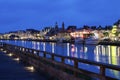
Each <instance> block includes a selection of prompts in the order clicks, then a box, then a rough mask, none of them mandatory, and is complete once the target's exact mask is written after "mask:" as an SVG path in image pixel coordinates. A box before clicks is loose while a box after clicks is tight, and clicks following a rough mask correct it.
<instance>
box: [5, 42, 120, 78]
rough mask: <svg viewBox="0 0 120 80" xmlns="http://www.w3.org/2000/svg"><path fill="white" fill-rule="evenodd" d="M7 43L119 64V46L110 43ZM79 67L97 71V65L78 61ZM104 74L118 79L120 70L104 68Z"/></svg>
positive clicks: (70, 62)
mask: <svg viewBox="0 0 120 80" xmlns="http://www.w3.org/2000/svg"><path fill="white" fill-rule="evenodd" d="M4 42H7V43H9V44H15V45H19V46H24V47H27V48H33V49H37V50H42V51H47V52H51V53H55V54H59V55H63V56H70V57H76V58H83V59H88V60H92V61H96V62H103V63H108V64H113V65H119V66H120V47H118V46H111V45H84V46H83V45H82V44H70V43H48V42H47V43H46V42H35V41H9V40H7V41H4ZM65 62H66V64H70V65H73V61H70V60H65ZM79 68H82V69H87V70H89V71H92V72H96V73H99V67H98V66H92V65H87V64H83V63H79ZM106 75H108V76H112V77H116V78H118V79H120V72H118V71H115V70H108V69H107V70H106Z"/></svg>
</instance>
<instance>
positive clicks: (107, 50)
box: [94, 45, 120, 65]
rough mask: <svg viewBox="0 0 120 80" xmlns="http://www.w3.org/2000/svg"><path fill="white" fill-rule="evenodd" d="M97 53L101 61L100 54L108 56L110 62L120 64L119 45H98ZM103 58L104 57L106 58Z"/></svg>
mask: <svg viewBox="0 0 120 80" xmlns="http://www.w3.org/2000/svg"><path fill="white" fill-rule="evenodd" d="M94 52H95V54H96V60H97V61H99V59H98V56H99V57H100V56H102V57H104V58H106V59H107V58H108V63H109V64H114V65H118V64H119V62H118V61H119V60H118V59H119V58H118V57H120V53H119V52H120V47H117V46H104V45H98V46H96V49H95V51H94ZM104 58H102V59H104Z"/></svg>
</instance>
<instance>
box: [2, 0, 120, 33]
mask: <svg viewBox="0 0 120 80" xmlns="http://www.w3.org/2000/svg"><path fill="white" fill-rule="evenodd" d="M119 5H120V0H0V33H4V32H9V31H16V30H25V29H28V28H33V29H38V30H41V29H43V28H44V27H46V26H54V25H55V22H58V25H59V27H61V24H62V22H64V23H65V27H67V26H68V25H76V26H77V27H78V28H79V27H82V26H83V25H90V26H92V25H95V26H99V25H102V26H105V25H112V24H113V23H114V22H116V21H117V20H118V19H120V7H119Z"/></svg>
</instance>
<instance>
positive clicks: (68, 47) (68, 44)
mask: <svg viewBox="0 0 120 80" xmlns="http://www.w3.org/2000/svg"><path fill="white" fill-rule="evenodd" d="M69 50H70V43H67V56H70V51H69ZM68 62H69V63H70V60H69V59H68Z"/></svg>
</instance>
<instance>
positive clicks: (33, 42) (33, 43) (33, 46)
mask: <svg viewBox="0 0 120 80" xmlns="http://www.w3.org/2000/svg"><path fill="white" fill-rule="evenodd" d="M32 48H33V49H36V42H35V41H32Z"/></svg>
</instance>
